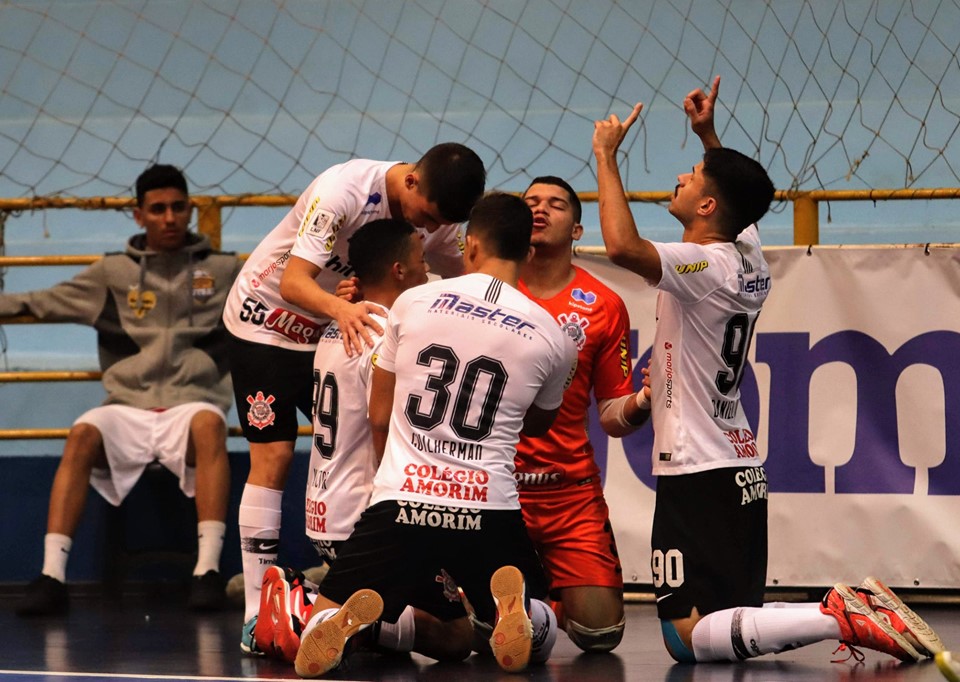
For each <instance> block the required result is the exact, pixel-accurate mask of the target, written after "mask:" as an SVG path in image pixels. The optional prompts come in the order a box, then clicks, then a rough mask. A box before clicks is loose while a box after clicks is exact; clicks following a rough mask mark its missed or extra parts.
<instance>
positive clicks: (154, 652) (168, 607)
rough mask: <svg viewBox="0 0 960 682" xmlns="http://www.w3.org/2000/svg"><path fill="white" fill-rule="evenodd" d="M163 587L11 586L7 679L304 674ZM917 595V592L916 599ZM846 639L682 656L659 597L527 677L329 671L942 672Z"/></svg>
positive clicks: (574, 678) (947, 628) (562, 649)
mask: <svg viewBox="0 0 960 682" xmlns="http://www.w3.org/2000/svg"><path fill="white" fill-rule="evenodd" d="M153 592H154V593H155V594H152V595H146V594H142V595H124V596H123V597H122V598H120V599H117V598H113V599H109V600H105V599H103V598H99V597H94V596H81V597H77V596H75V597H74V598H73V600H72V601H71V608H70V611H69V613H67V614H66V615H65V616H62V617H56V618H35V619H23V618H18V617H17V616H16V615H14V613H13V605H14V597H15V595H14V594H11V593H5V594H2V595H0V682H48V681H49V682H67V681H68V680H69V681H71V682H72V681H77V680H87V679H89V680H98V679H102V680H116V679H135V680H143V679H151V680H156V679H161V680H167V679H169V680H187V679H198V678H202V679H213V680H238V679H242V680H254V679H278V678H281V679H297V676H296V674H295V673H294V671H293V669H292V667H291V666H287V665H285V664H282V663H280V662H278V661H273V660H267V659H262V658H254V657H250V656H245V655H243V654H241V652H240V648H239V634H240V626H241V620H242V614H241V613H240V611H238V610H229V611H224V612H222V613H217V614H212V615H195V614H191V613H189V612H187V611H186V610H185V606H184V598H183V597H182V596H181V595H180V594H179V593H176V594H170V592H171V590H170V589H169V588H165V592H162V591H158V590H157V589H156V588H154V589H153ZM907 601H908V602H909V601H910V600H909V598H908V600H907ZM913 605H914V606H915V607H916V610H917V612H918V613H920V614H921V615H922V616H923V617H924V618H926V619H927V621H928V622H929V623H930V625H932V626H933V627H934V628H935V629H936V630H937V631H938V632H939V634H940V636H941V637H942V638H943V640H944V642H945V643H946V644H947V646H948V647H951V648H953V650H955V651H956V650H958V649H960V606H958V605H957V604H955V603H954V604H952V605H940V604H926V603H925V604H917V603H915V602H914V603H913ZM834 648H835V645H834V643H830V642H822V643H820V644H815V645H812V646H808V647H804V648H802V649H798V650H795V651H790V652H786V653H783V654H780V655H777V656H766V657H763V658H759V659H755V660H752V661H748V662H745V663H740V664H729V665H720V664H710V665H703V664H701V665H695V666H689V665H675V664H673V662H672V661H671V659H670V658H669V656H668V655H667V653H666V652H665V651H664V649H663V645H662V643H661V638H660V628H659V625H658V622H657V619H656V613H655V607H654V606H653V605H652V604H648V603H630V604H628V605H627V630H626V635H625V637H624V641H623V642H622V643H621V645H620V646H619V647H618V648H617V649H616V651H615V652H614V653H613V654H612V655H585V654H581V653H580V652H579V650H578V649H577V648H576V647H575V646H574V645H573V644H571V643H570V641H569V640H568V639H567V638H566V635H564V634H562V633H561V634H560V637H559V639H558V642H557V646H556V648H555V649H554V652H553V656H552V658H551V660H550V661H549V662H548V663H547V664H546V665H545V666H536V667H531V668H529V669H528V670H527V671H525V672H524V673H522V674H519V675H511V674H508V673H504V672H501V671H500V670H499V669H498V668H497V666H496V664H495V663H494V662H493V660H492V659H486V658H480V657H477V656H472V657H471V658H469V659H468V660H467V661H465V662H463V663H459V664H438V663H434V662H432V661H430V660H429V659H426V658H422V657H420V656H417V655H412V656H381V655H378V654H373V653H357V654H355V655H354V656H352V657H351V658H350V661H349V663H350V667H349V669H348V670H345V671H336V672H334V673H331V674H329V675H328V676H327V677H326V678H325V679H336V680H383V681H390V682H406V681H408V680H437V681H446V680H455V681H457V682H470V681H472V680H520V679H528V680H535V681H538V682H539V681H542V682H593V681H597V682H600V681H601V680H602V681H603V682H620V681H627V680H629V681H631V682H632V681H634V680H642V681H644V682H646V681H648V680H655V681H657V682H659V681H660V680H664V681H669V682H726V681H728V680H736V681H738V682H771V681H775V680H783V681H787V682H794V681H798V680H805V681H810V682H813V681H822V680H823V681H830V680H851V679H855V680H874V679H876V680H889V681H891V682H892V681H894V680H896V681H904V682H907V681H909V682H919V681H921V680H922V681H924V682H934V681H940V682H942V677H941V676H940V673H939V671H938V670H937V667H936V665H935V664H934V663H933V662H932V661H928V662H924V663H920V664H901V663H899V662H897V661H895V660H894V659H892V658H890V657H888V656H886V655H884V654H880V653H877V652H873V651H869V650H864V654H865V655H866V660H865V661H864V662H863V663H860V664H858V663H856V662H855V661H854V660H853V659H850V660H848V661H847V662H844V663H832V662H831V661H832V660H833V659H836V658H838V655H839V653H840V652H838V655H834V654H833V650H834Z"/></svg>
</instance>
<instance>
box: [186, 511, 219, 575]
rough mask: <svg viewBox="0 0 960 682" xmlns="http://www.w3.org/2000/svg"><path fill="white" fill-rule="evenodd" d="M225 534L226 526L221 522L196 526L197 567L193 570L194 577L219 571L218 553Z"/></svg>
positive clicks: (200, 523)
mask: <svg viewBox="0 0 960 682" xmlns="http://www.w3.org/2000/svg"><path fill="white" fill-rule="evenodd" d="M226 533H227V524H225V523H224V522H223V521H200V522H199V523H198V524H197V565H196V566H194V568H193V574H194V575H203V574H205V573H206V572H207V571H218V572H219V571H220V553H221V552H222V551H223V536H224V535H226Z"/></svg>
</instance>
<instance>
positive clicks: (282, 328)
mask: <svg viewBox="0 0 960 682" xmlns="http://www.w3.org/2000/svg"><path fill="white" fill-rule="evenodd" d="M263 326H264V328H265V329H269V330H270V331H273V332H276V333H277V334H282V335H283V336H286V337H287V338H288V339H290V340H291V341H294V342H295V343H313V342H314V341H315V340H317V339H319V338H320V334H321V333H322V332H323V329H324V327H325V326H326V325H322V324H317V323H316V322H314V321H313V320H311V319H309V318H307V317H304V316H303V315H298V314H297V313H295V312H293V311H291V310H286V309H285V308H277V309H276V310H274V311H272V312H271V313H270V314H269V315H268V316H267V319H266V321H265V322H264V323H263Z"/></svg>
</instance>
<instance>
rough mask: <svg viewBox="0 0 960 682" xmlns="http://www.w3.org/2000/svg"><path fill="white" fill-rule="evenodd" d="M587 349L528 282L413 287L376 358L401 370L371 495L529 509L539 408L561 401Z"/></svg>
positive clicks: (479, 279) (478, 279) (472, 280)
mask: <svg viewBox="0 0 960 682" xmlns="http://www.w3.org/2000/svg"><path fill="white" fill-rule="evenodd" d="M576 357H577V349H576V346H575V344H574V343H573V341H572V339H570V338H569V337H568V336H567V335H566V334H564V333H563V331H562V330H561V329H560V327H559V326H558V325H557V323H556V320H554V319H553V318H552V317H551V316H550V314H549V313H548V312H547V311H546V310H544V309H543V308H541V307H540V306H539V305H537V304H536V303H534V302H533V301H531V300H530V299H529V298H527V297H526V296H524V295H523V294H522V293H520V292H519V291H518V290H517V289H514V288H513V287H511V286H509V285H507V284H505V283H504V282H502V281H500V280H498V279H495V278H493V277H491V276H489V275H485V274H480V273H474V274H470V275H464V276H462V277H457V278H454V279H450V280H441V281H438V282H430V283H427V284H424V285H422V286H419V287H415V288H413V289H410V290H408V291H405V292H404V293H403V294H401V295H400V297H399V298H398V299H397V301H396V302H395V303H394V305H393V307H392V308H391V309H390V316H389V319H388V325H387V329H386V333H385V335H384V340H383V345H382V347H381V349H380V357H379V360H378V363H377V366H378V367H380V368H382V369H385V370H388V371H390V372H393V373H394V374H395V375H396V388H395V391H394V403H393V413H392V415H391V418H390V432H389V436H388V438H387V445H386V450H385V452H384V456H383V461H382V462H381V464H380V468H379V470H378V471H377V476H376V478H375V480H374V490H373V496H372V498H371V504H376V503H377V502H381V501H383V500H408V501H414V502H421V503H425V504H436V505H445V506H450V507H461V508H468V509H519V508H520V501H519V497H518V495H517V486H516V481H515V479H514V477H513V471H514V464H513V462H514V455H515V454H516V449H517V442H518V441H519V439H520V430H521V428H522V427H523V418H524V415H525V414H526V413H527V410H528V408H529V407H530V405H532V404H533V405H536V406H537V407H540V408H542V409H545V410H552V409H555V408H557V407H559V405H560V403H561V401H562V399H563V391H564V389H565V388H566V385H567V384H568V382H569V380H570V377H571V376H572V375H573V369H575V367H576Z"/></svg>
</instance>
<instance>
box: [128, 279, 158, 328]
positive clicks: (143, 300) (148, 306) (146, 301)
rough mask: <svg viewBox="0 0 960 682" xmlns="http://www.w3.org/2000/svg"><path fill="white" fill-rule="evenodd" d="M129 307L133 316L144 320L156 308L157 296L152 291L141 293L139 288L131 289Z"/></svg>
mask: <svg viewBox="0 0 960 682" xmlns="http://www.w3.org/2000/svg"><path fill="white" fill-rule="evenodd" d="M127 305H128V306H130V310H132V311H133V316H134V317H136V318H137V319H138V320H142V319H143V318H144V317H146V315H147V313H149V312H150V311H151V310H153V309H154V308H155V307H156V305H157V295H156V294H155V293H154V292H152V291H144V292H141V291H140V289H139V288H138V287H130V291H128V292H127Z"/></svg>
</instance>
